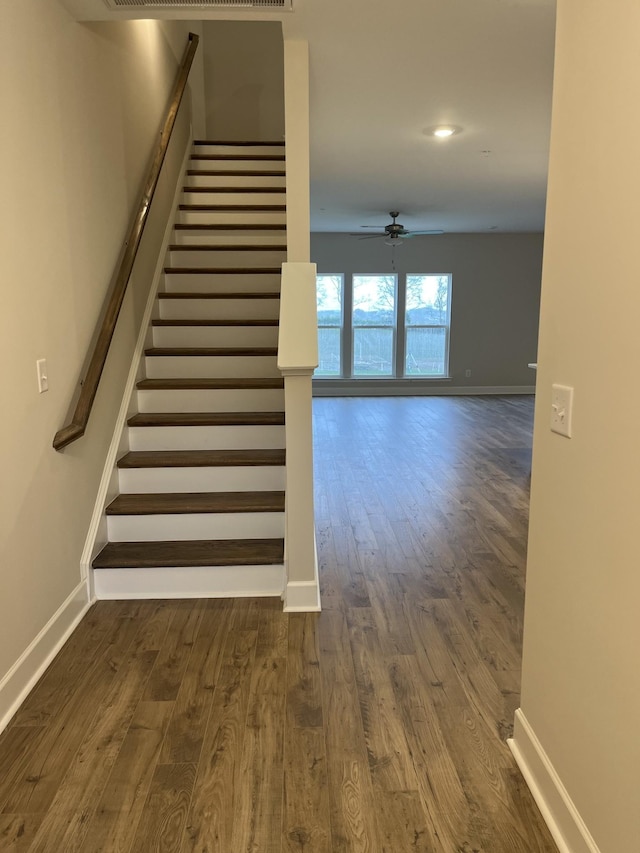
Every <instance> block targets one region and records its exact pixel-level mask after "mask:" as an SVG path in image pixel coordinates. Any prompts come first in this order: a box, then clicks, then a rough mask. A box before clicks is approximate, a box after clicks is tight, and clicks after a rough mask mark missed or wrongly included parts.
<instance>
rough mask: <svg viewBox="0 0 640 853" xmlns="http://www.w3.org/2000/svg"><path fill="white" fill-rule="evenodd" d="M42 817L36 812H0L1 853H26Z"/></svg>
mask: <svg viewBox="0 0 640 853" xmlns="http://www.w3.org/2000/svg"><path fill="white" fill-rule="evenodd" d="M42 818H43V815H38V814H26V815H23V814H0V850H2V853H27V851H28V850H29V849H30V847H31V842H32V841H33V838H34V836H35V834H36V832H37V831H38V827H39V826H40V823H41V822H42Z"/></svg>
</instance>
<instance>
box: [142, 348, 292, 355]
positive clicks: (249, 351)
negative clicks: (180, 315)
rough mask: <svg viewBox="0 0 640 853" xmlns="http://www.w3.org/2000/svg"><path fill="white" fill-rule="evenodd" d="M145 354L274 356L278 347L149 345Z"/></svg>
mask: <svg viewBox="0 0 640 853" xmlns="http://www.w3.org/2000/svg"><path fill="white" fill-rule="evenodd" d="M144 354H145V355H146V356H151V357H156V356H157V357H165V356H167V357H169V356H180V357H182V356H187V357H197V356H236V355H237V356H240V355H242V356H256V357H260V356H275V355H277V354H278V347H149V348H148V349H146V350H145V351H144Z"/></svg>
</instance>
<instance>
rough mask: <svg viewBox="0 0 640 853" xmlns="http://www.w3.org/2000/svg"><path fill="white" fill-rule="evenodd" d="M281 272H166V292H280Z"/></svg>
mask: <svg viewBox="0 0 640 853" xmlns="http://www.w3.org/2000/svg"><path fill="white" fill-rule="evenodd" d="M280 279H281V276H280V273H243V274H242V275H240V274H238V273H224V272H223V273H206V272H201V273H187V272H185V273H165V276H164V284H165V292H166V293H230V292H231V293H264V292H265V291H266V292H269V293H279V292H280Z"/></svg>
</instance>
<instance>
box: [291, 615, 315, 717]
mask: <svg viewBox="0 0 640 853" xmlns="http://www.w3.org/2000/svg"><path fill="white" fill-rule="evenodd" d="M288 640H289V646H288V650H287V729H291V728H294V727H296V728H297V727H300V728H308V727H316V726H320V727H321V726H322V722H323V717H322V686H321V680H320V651H319V648H318V614H317V613H292V614H291V615H290V617H289V631H288Z"/></svg>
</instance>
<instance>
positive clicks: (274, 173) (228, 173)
mask: <svg viewBox="0 0 640 853" xmlns="http://www.w3.org/2000/svg"><path fill="white" fill-rule="evenodd" d="M286 174H287V173H286V172H285V170H284V169H245V170H242V169H235V170H234V169H187V175H198V176H199V177H203V178H238V177H245V178H284V177H286Z"/></svg>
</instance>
